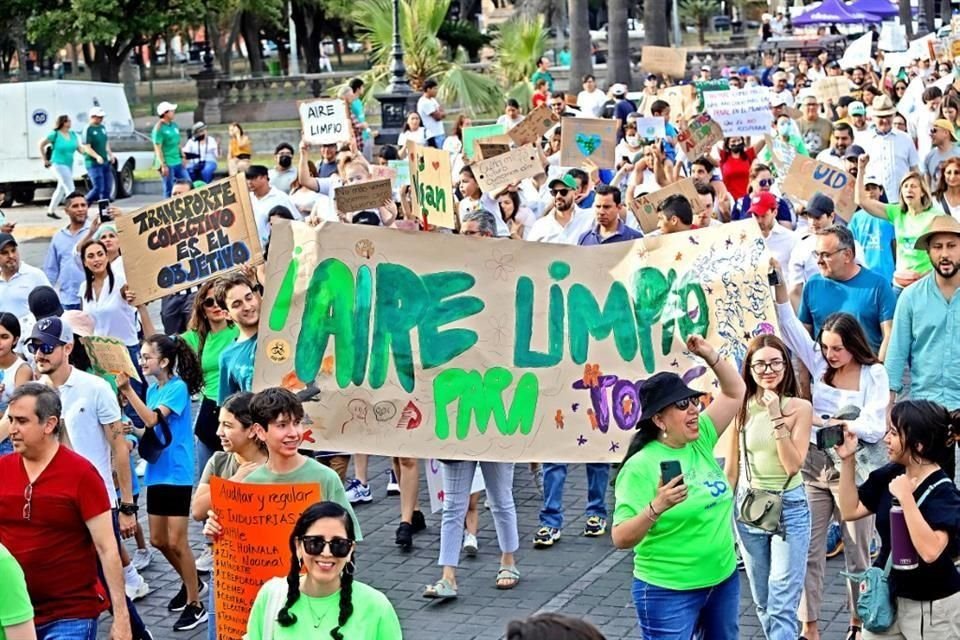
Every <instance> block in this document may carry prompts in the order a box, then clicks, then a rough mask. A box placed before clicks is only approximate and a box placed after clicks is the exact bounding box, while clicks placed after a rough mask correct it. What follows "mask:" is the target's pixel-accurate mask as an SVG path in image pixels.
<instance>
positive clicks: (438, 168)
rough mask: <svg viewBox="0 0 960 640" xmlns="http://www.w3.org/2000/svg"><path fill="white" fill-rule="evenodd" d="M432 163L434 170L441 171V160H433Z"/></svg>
mask: <svg viewBox="0 0 960 640" xmlns="http://www.w3.org/2000/svg"><path fill="white" fill-rule="evenodd" d="M430 165H431V166H432V167H433V170H434V171H439V170H440V163H439V162H431V163H430Z"/></svg>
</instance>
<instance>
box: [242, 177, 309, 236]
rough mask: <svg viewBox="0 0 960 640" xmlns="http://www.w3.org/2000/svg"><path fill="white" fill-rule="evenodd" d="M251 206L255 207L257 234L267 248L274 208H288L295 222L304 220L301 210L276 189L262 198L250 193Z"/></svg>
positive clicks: (254, 215) (288, 197)
mask: <svg viewBox="0 0 960 640" xmlns="http://www.w3.org/2000/svg"><path fill="white" fill-rule="evenodd" d="M250 204H251V205H252V206H253V219H254V220H256V221H257V232H258V233H259V234H260V242H262V243H263V245H264V246H266V244H267V242H269V240H270V217H269V216H270V210H271V209H273V208H274V207H286V208H287V209H288V210H289V211H290V214H291V215H292V216H293V219H294V220H303V216H302V215H300V210H299V209H297V205H296V204H294V202H293V200H291V199H290V196H288V195H287V194H285V193H284V192H283V191H280V190H279V189H277V188H276V187H270V191H268V192H267V193H266V195H265V196H263V197H262V198H258V197H257V194H255V193H253V192H252V191H251V192H250Z"/></svg>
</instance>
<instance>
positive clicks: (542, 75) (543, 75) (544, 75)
mask: <svg viewBox="0 0 960 640" xmlns="http://www.w3.org/2000/svg"><path fill="white" fill-rule="evenodd" d="M537 80H546V81H547V91H549V92H550V93H553V76H552V75H550V72H549V71H540V69H537V70H536V71H534V72H533V75H532V76H530V84H532V85H533V86H534V87H536V86H537Z"/></svg>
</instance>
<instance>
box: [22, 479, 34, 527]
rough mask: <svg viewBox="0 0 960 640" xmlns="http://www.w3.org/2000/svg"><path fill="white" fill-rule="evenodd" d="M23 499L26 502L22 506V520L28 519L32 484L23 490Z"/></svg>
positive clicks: (31, 500) (31, 503) (31, 501)
mask: <svg viewBox="0 0 960 640" xmlns="http://www.w3.org/2000/svg"><path fill="white" fill-rule="evenodd" d="M23 499H24V500H25V501H26V502H25V503H24V505H23V519H24V520H29V519H30V509H31V507H32V506H33V483H30V484H28V485H27V488H26V489H24V490H23Z"/></svg>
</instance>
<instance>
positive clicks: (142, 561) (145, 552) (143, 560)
mask: <svg viewBox="0 0 960 640" xmlns="http://www.w3.org/2000/svg"><path fill="white" fill-rule="evenodd" d="M152 561H153V551H151V550H150V548H149V547H147V548H146V549H137V550H136V551H134V552H133V557H132V558H131V562H132V563H133V566H134V567H136V569H137V571H143V570H144V569H146V568H147V567H149V566H150V563H151V562H152Z"/></svg>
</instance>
